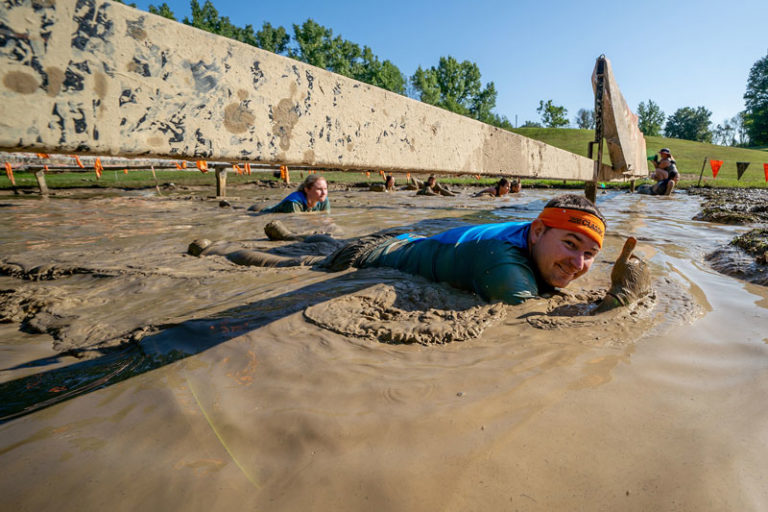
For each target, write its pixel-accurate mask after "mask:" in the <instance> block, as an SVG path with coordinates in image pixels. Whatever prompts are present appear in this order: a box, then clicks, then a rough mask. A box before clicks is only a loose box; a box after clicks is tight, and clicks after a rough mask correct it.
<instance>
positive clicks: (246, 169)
mask: <svg viewBox="0 0 768 512" xmlns="http://www.w3.org/2000/svg"><path fill="white" fill-rule="evenodd" d="M245 174H247V175H248V176H250V175H251V164H249V163H248V162H245Z"/></svg>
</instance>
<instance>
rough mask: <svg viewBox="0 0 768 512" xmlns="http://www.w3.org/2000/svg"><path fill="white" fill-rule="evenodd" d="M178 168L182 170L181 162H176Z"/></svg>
mask: <svg viewBox="0 0 768 512" xmlns="http://www.w3.org/2000/svg"><path fill="white" fill-rule="evenodd" d="M176 168H177V169H178V170H181V164H180V163H179V162H176Z"/></svg>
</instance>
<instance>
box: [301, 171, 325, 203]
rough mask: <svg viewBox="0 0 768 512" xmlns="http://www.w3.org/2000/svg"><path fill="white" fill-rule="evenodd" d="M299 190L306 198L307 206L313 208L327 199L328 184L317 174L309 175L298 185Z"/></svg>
mask: <svg viewBox="0 0 768 512" xmlns="http://www.w3.org/2000/svg"><path fill="white" fill-rule="evenodd" d="M299 190H300V191H302V192H304V195H305V196H306V197H307V206H308V207H309V208H313V207H314V206H315V205H316V204H317V203H322V202H323V201H325V199H326V198H327V197H328V182H326V181H325V178H323V177H322V176H320V175H319V174H310V175H309V176H307V178H306V179H305V180H304V181H303V182H302V183H301V185H299Z"/></svg>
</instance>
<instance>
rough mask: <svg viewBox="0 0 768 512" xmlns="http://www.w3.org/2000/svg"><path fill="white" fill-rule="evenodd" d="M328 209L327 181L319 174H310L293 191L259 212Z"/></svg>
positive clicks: (323, 210) (324, 210) (329, 209)
mask: <svg viewBox="0 0 768 512" xmlns="http://www.w3.org/2000/svg"><path fill="white" fill-rule="evenodd" d="M330 211H331V203H330V202H329V201H328V182H326V181H325V178H323V177H322V176H320V175H319V174H310V175H309V176H307V178H306V179H305V180H304V181H303V182H302V183H301V185H299V188H298V189H297V190H296V191H295V192H292V193H291V194H289V195H288V196H287V197H286V198H285V199H283V200H282V201H280V202H279V203H277V204H276V205H275V206H271V207H269V208H265V209H263V210H261V213H297V212H330Z"/></svg>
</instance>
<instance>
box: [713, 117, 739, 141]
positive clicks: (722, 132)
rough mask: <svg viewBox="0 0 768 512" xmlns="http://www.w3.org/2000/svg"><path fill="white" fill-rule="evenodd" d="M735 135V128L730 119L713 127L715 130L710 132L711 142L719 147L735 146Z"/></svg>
mask: <svg viewBox="0 0 768 512" xmlns="http://www.w3.org/2000/svg"><path fill="white" fill-rule="evenodd" d="M735 133H736V127H735V126H734V125H733V123H732V119H726V120H724V121H723V124H718V125H717V126H715V129H714V131H713V132H712V141H713V142H714V143H715V144H720V145H721V146H735V145H736V138H735V137H734V134H735Z"/></svg>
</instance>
